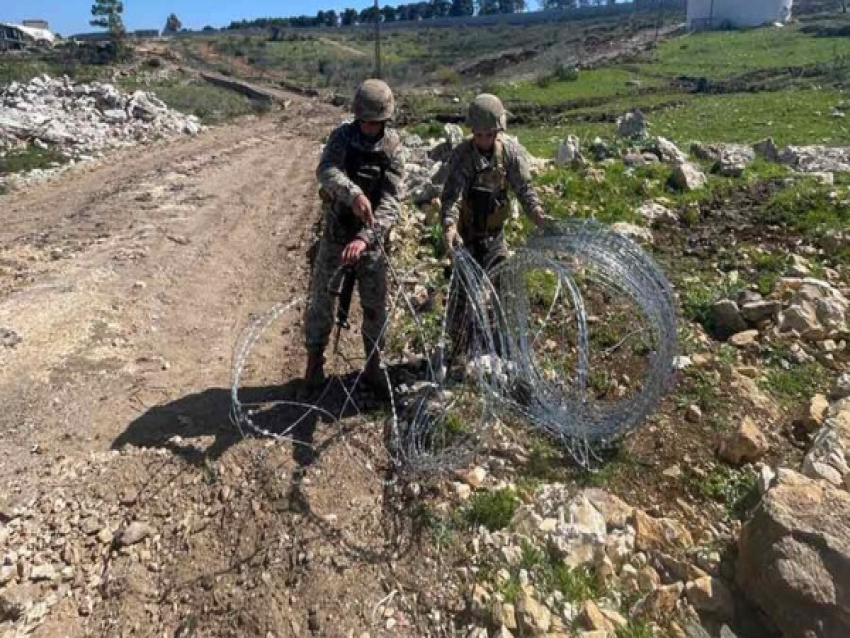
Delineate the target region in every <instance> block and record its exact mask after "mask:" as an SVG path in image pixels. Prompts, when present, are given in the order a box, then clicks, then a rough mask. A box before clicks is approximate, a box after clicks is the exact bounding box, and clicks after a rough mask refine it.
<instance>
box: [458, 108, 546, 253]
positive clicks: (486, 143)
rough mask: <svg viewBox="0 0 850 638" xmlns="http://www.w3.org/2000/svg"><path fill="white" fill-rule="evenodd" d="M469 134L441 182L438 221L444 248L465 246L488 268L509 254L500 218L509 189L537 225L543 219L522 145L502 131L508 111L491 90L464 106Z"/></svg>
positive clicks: (507, 208) (507, 213)
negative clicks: (439, 220)
mask: <svg viewBox="0 0 850 638" xmlns="http://www.w3.org/2000/svg"><path fill="white" fill-rule="evenodd" d="M467 123H468V124H469V126H470V128H471V129H472V137H471V138H469V139H467V140H465V141H464V142H463V143H462V144H460V145H459V146H458V147H457V148H456V149H455V150H454V152H453V153H452V157H451V160H450V164H449V176H448V179H447V180H446V184H445V186H444V187H443V198H442V202H443V204H442V221H443V238H444V242H445V245H446V250H447V251H448V252H449V253H451V252H452V251H453V250H454V248H456V247H457V246H465V247H466V249H467V250H468V251H469V253H470V254H471V255H472V256H473V258H474V259H475V260H476V261H477V262H478V263H479V264H481V265H482V266H483V267H484V268H485V269H487V270H490V269H492V268H493V267H494V266H496V265H497V264H498V263H499V262H501V261H503V260H504V259H505V258H506V257H507V255H508V246H507V243H506V241H505V236H504V230H505V223H506V222H507V220H508V219H509V218H510V202H509V201H508V188H509V187H510V189H511V190H513V192H514V194H515V195H516V196H517V197H518V198H519V201H520V202H521V203H522V206H523V209H524V210H525V213H526V214H527V215H528V216H529V217H530V218H531V220H532V221H533V222H534V223H535V224H536V225H538V226H539V225H541V224H542V223H543V221H544V213H543V204H542V203H541V201H540V197H539V196H538V195H537V192H536V191H535V190H534V187H533V186H532V185H531V173H530V171H529V168H528V159H527V153H526V151H525V149H524V148H523V147H522V145H520V143H519V142H517V141H516V140H515V139H513V138H510V137H507V136H505V135H503V133H504V131H505V129H506V127H507V112H506V111H505V107H504V106H502V102H501V100H499V98H497V97H496V96H495V95H489V94H487V93H484V94H482V95H479V96H478V97H476V98H475V99H474V100H473V101H472V103H471V104H470V105H469V111H468V114H467Z"/></svg>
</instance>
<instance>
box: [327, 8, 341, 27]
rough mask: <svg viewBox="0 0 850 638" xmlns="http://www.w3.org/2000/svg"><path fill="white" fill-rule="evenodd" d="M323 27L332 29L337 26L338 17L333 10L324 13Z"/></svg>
mask: <svg viewBox="0 0 850 638" xmlns="http://www.w3.org/2000/svg"><path fill="white" fill-rule="evenodd" d="M325 26H326V27H332V28H334V29H335V28H337V27H338V26H339V16H338V15H337V14H336V11H334V10H333V9H331V10H330V11H325Z"/></svg>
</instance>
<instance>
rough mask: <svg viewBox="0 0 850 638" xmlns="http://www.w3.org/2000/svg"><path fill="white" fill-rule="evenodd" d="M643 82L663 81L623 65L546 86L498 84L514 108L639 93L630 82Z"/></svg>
mask: <svg viewBox="0 0 850 638" xmlns="http://www.w3.org/2000/svg"><path fill="white" fill-rule="evenodd" d="M636 80H638V81H640V82H641V87H640V88H646V87H658V86H662V84H663V82H661V81H660V80H658V79H656V78H648V77H646V76H642V75H640V74H639V73H635V72H632V71H629V70H625V69H621V68H601V69H594V70H592V71H581V72H580V73H579V75H578V79H576V80H573V81H554V82H552V83H550V84H548V85H546V86H541V83H540V82H537V81H533V82H520V83H511V84H505V85H501V86H498V87H497V88H498V92H499V96H500V97H501V98H502V99H503V100H505V102H506V103H507V104H508V106H509V107H510V103H511V102H534V103H536V104H540V105H544V106H545V105H553V104H562V103H565V102H574V101H577V100H578V101H580V100H588V99H593V98H603V97H604V98H614V97H624V96H630V97H634V96H636V95H638V91H639V89H638V87H636V86H632V85H630V84H629V82H630V81H636Z"/></svg>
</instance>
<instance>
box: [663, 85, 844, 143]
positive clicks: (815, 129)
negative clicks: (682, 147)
mask: <svg viewBox="0 0 850 638" xmlns="http://www.w3.org/2000/svg"><path fill="white" fill-rule="evenodd" d="M843 99H845V94H844V93H843V92H841V91H839V90H837V89H831V88H822V89H817V88H811V89H789V90H785V91H777V92H762V93H739V94H731V95H705V96H701V97H700V98H699V99H692V100H690V101H688V103H687V105H686V106H683V107H681V108H675V109H670V110H667V111H663V112H660V113H655V114H653V115H652V116H650V122H651V124H652V126H651V130H652V132H653V134H655V135H663V136H665V137H669V138H671V139H673V140H675V141H678V142H682V143H684V142H688V141H694V140H699V141H710V142H740V143H748V142H750V143H751V142H757V141H759V140H762V139H765V138H767V137H773V138H774V139H775V140H776V142H777V143H778V144H780V145H785V144H799V145H803V144H820V143H823V144H829V145H843V144H850V124H848V123H847V121H846V120H842V119H836V118H833V117H832V116H831V115H830V112H831V111H832V108H833V107H835V106H837V105H838V104H839V103H840V102H841V101H842V100H843Z"/></svg>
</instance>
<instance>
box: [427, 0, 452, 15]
mask: <svg viewBox="0 0 850 638" xmlns="http://www.w3.org/2000/svg"><path fill="white" fill-rule="evenodd" d="M431 6H432V7H433V10H432V14H433V16H434V17H435V18H446V17H448V16H449V15H450V14H451V10H452V3H451V2H449V0H432V2H431Z"/></svg>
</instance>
